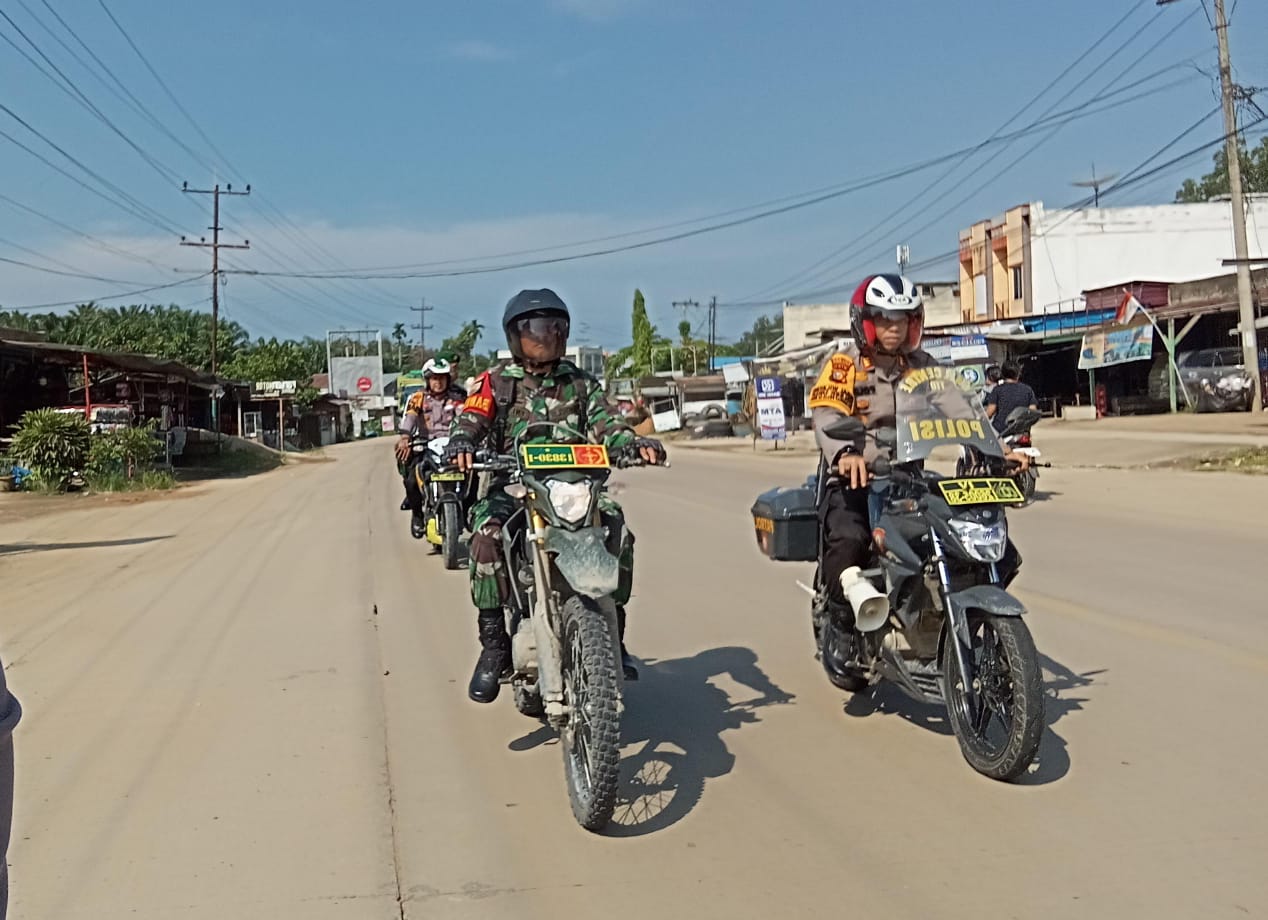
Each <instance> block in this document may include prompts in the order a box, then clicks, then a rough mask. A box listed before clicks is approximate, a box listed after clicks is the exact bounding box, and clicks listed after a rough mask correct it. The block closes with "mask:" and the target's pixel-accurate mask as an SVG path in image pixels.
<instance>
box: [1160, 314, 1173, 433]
mask: <svg viewBox="0 0 1268 920" xmlns="http://www.w3.org/2000/svg"><path fill="white" fill-rule="evenodd" d="M1162 341H1163V343H1164V344H1165V345H1166V346H1167V396H1168V398H1169V399H1170V400H1171V411H1172V412H1173V413H1174V412H1175V411H1176V321H1175V317H1172V318H1170V319H1168V320H1167V334H1166V335H1165V336H1163V339H1162Z"/></svg>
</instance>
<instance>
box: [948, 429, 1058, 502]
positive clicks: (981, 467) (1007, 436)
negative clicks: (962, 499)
mask: <svg viewBox="0 0 1268 920" xmlns="http://www.w3.org/2000/svg"><path fill="white" fill-rule="evenodd" d="M1042 418H1043V413H1041V412H1039V411H1038V410H1036V409H1031V408H1030V407H1029V406H1019V407H1018V408H1016V409H1014V410H1013V411H1012V412H1010V413H1008V418H1007V419H1006V420H1005V424H1004V430H1003V431H1001V432H1000V433H999V440H1000V443H1002V444H1003V445H1004V447H1006V448H1008V449H1009V450H1012V451H1014V452H1015V453H1019V454H1026V455H1027V456H1028V457H1030V467H1029V468H1028V469H1025V470H1013V471H1011V472H1009V473H1008V474H1007V475H1008V476H1009V478H1011V479H1012V480H1013V482H1014V483H1016V485H1017V489H1018V491H1020V492H1021V501H1020V502H1018V503H1017V506H1018V507H1023V506H1025V505H1029V504H1030V503H1031V502H1033V501H1034V500H1035V488H1036V486H1038V484H1039V468H1040V467H1045V468H1050V467H1051V466H1052V464H1051V463H1040V462H1039V458H1040V457H1042V456H1043V454H1042V453H1040V451H1039V448H1037V447H1035V445H1034V440H1033V439H1032V438H1031V435H1030V432H1031V430H1032V429H1033V428H1034V427H1035V423H1037V422H1038V421H1039V420H1040V419H1042ZM989 465H990V464H989V461H988V460H987V458H985V457H984V456H982V455H981V454H979V453H977V452H976V451H975V450H974V449H973V448H972V447H971V446H969V445H961V447H960V459H959V460H958V461H956V465H955V475H956V476H961V477H963V476H983V475H986V474H987V472H988V467H989Z"/></svg>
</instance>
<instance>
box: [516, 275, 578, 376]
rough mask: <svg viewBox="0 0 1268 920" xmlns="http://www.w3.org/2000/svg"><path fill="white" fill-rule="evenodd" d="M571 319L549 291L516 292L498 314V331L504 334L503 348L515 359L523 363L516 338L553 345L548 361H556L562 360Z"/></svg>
mask: <svg viewBox="0 0 1268 920" xmlns="http://www.w3.org/2000/svg"><path fill="white" fill-rule="evenodd" d="M570 322H571V319H570V317H569V315H568V305H567V304H565V303H564V302H563V299H562V298H561V297H560V296H559V295H558V294H556V293H555V292H554V291H552V290H551V289H550V288H542V289H541V290H539V291H520V292H519V293H518V294H516V295H515V296H514V297H512V298H511V299H510V300H509V301H507V304H506V309H505V310H504V311H502V330H503V331H504V332H505V333H506V347H507V348H509V349H510V350H511V354H513V355H514V356H515V357H516V358H517V359H519V360H521V361H522V360H524V350H523V348H522V346H521V344H520V337H521V336H523V335H527V336H528V337H529V338H531V339H534V340H536V341H540V342H551V343H553V344H556V345H557V348H555V350H556V351H557V352H558V353H557V354H555V355H553V357H551V358H550V359H549V360H550V361H558V360H559V359H560V358H562V357H563V353H564V348H565V347H566V346H567V343H568V329H569V325H570Z"/></svg>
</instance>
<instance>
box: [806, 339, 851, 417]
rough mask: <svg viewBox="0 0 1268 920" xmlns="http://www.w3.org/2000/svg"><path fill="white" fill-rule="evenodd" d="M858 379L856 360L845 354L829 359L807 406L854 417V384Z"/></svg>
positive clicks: (820, 373) (807, 401)
mask: <svg viewBox="0 0 1268 920" xmlns="http://www.w3.org/2000/svg"><path fill="white" fill-rule="evenodd" d="M857 377H858V368H857V366H856V365H855V364H854V359H853V358H851V357H850V356H849V355H847V354H845V353H844V352H838V353H837V354H835V355H833V356H832V357H831V358H829V359H828V363H827V364H825V365H824V366H823V370H821V371H820V372H819V379H818V380H816V381H815V385H814V386H813V387H812V388H811V390H810V398H809V399H807V400H806V404H807V405H808V406H810V408H812V409H814V408H818V407H820V406H824V407H827V408H829V409H836V410H837V411H838V412H844V413H845V414H846V415H853V414H854V402H855V401H854V384H855V381H856V379H857Z"/></svg>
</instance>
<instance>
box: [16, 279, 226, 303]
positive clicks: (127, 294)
mask: <svg viewBox="0 0 1268 920" xmlns="http://www.w3.org/2000/svg"><path fill="white" fill-rule="evenodd" d="M210 274H211V272H207V273H206V274H203V275H199V276H198V277H196V278H186V279H184V280H182V281H173V282H171V283H170V284H156V285H153V286H151V287H145V288H139V289H138V290H135V291H124V292H123V293H121V294H99V295H97V296H95V297H80V298H77V299H75V300H60V301H57V302H55V303H34V304H25V305H23V306H20V307H5V308H4V309H6V310H9V311H11V312H16V311H18V310H48V309H52V308H54V307H76V306H79V305H80V304H88V303H96V302H97V301H99V300H123V299H124V298H126V297H135V296H136V295H137V294H149V293H151V292H153V291H165V290H168V289H170V288H175V287H181V286H183V285H186V284H193V283H194V282H196V281H200V280H202V279H203V278H206V277H207V276H208V275H210Z"/></svg>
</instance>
